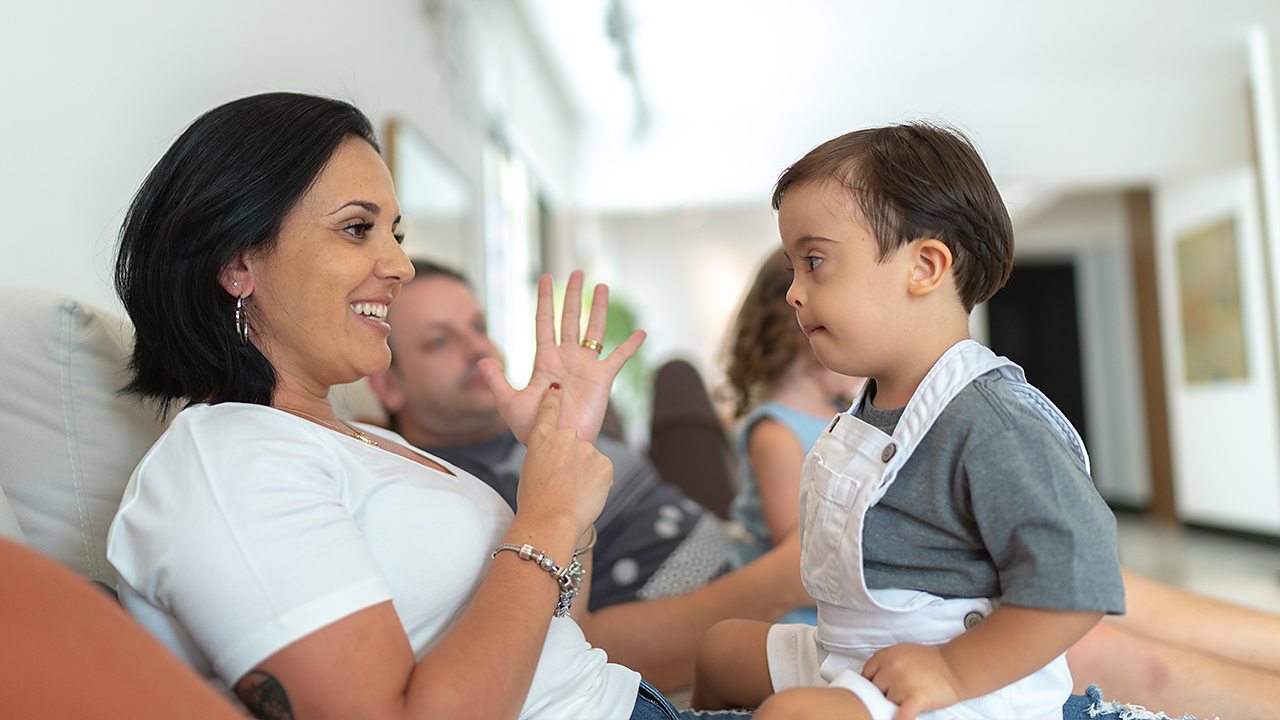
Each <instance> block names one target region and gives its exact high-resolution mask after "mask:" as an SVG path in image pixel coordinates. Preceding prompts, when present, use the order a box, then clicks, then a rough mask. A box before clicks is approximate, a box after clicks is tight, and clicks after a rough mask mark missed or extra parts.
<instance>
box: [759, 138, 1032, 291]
mask: <svg viewBox="0 0 1280 720" xmlns="http://www.w3.org/2000/svg"><path fill="white" fill-rule="evenodd" d="M826 180H833V181H835V182H838V183H840V184H842V185H843V186H844V188H845V189H846V190H847V191H848V192H849V195H850V196H851V199H852V200H853V201H854V203H855V204H856V206H857V207H858V208H859V209H860V210H861V211H862V215H863V216H864V217H865V218H866V220H867V223H868V224H869V225H870V226H871V229H872V230H873V231H874V232H875V235H876V242H877V244H878V245H879V250H880V259H881V260H884V259H885V258H887V257H889V254H890V253H892V252H893V251H894V250H896V249H898V248H899V247H901V246H902V245H905V244H907V243H909V242H912V241H914V240H919V239H921V238H936V239H937V240H940V241H942V242H943V243H945V244H946V246H947V247H948V248H949V249H950V250H951V254H952V256H953V257H954V258H955V266H954V267H955V270H954V273H955V283H956V291H957V292H958V293H959V295H960V302H961V304H963V305H964V309H965V312H969V311H971V310H973V307H974V305H977V304H978V303H980V302H984V301H986V300H987V299H988V298H990V297H991V296H992V295H994V294H995V292H996V291H997V290H999V289H1000V288H1001V287H1003V286H1004V284H1005V282H1007V281H1008V280H1009V274H1010V273H1011V272H1012V270H1013V224H1012V223H1011V222H1010V221H1009V211H1008V210H1006V209H1005V206H1004V201H1003V200H1001V199H1000V192H999V190H997V189H996V185H995V183H994V182H993V181H992V180H991V175H990V174H989V173H988V172H987V167H986V165H984V164H983V163H982V158H981V157H979V156H978V151H977V150H974V148H973V145H972V144H971V143H970V142H969V139H968V138H966V137H965V136H964V135H963V134H962V133H961V132H960V131H958V130H955V129H953V128H948V127H944V126H941V125H933V124H930V123H908V124H905V125H890V126H888V127H880V128H871V129H868V130H858V131H856V132H851V133H848V134H846V135H841V136H840V137H838V138H834V139H832V140H828V141H827V142H825V143H822V144H821V145H819V146H818V147H816V148H814V149H812V150H810V151H809V152H808V153H806V154H805V156H804V157H802V158H800V159H799V160H798V161H796V163H795V164H794V165H792V166H791V167H789V168H787V169H786V171H784V172H783V173H782V176H781V177H779V178H778V182H777V184H776V185H774V188H773V209H774V210H778V209H780V208H781V207H782V198H783V196H784V195H785V194H786V192H787V190H788V189H789V188H793V187H799V186H802V185H807V184H809V183H815V182H822V181H826Z"/></svg>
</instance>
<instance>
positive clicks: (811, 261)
mask: <svg viewBox="0 0 1280 720" xmlns="http://www.w3.org/2000/svg"><path fill="white" fill-rule="evenodd" d="M804 263H805V265H806V266H808V268H809V272H813V271H814V270H817V269H818V266H819V265H821V264H822V258H820V257H813V256H812V255H810V256H809V257H806V258H805V259H804Z"/></svg>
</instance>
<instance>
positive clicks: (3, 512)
mask: <svg viewBox="0 0 1280 720" xmlns="http://www.w3.org/2000/svg"><path fill="white" fill-rule="evenodd" d="M0 537H5V538H9V539H10V540H14V541H17V542H20V543H25V542H26V541H27V540H26V538H25V537H23V535H22V528H20V527H18V518H16V517H14V516H13V508H11V507H9V498H7V497H5V496H4V490H3V489H0Z"/></svg>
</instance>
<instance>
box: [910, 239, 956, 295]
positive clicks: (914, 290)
mask: <svg viewBox="0 0 1280 720" xmlns="http://www.w3.org/2000/svg"><path fill="white" fill-rule="evenodd" d="M914 251H915V263H914V264H913V265H912V266H911V282H910V284H909V285H908V287H907V292H908V293H909V294H911V295H927V294H929V293H931V292H933V291H934V290H937V289H938V287H940V286H941V285H942V284H943V283H944V282H945V281H946V279H947V277H948V276H949V275H950V270H951V265H952V263H953V262H954V261H955V258H954V257H952V255H951V248H949V247H947V244H946V243H944V242H942V241H941V240H937V239H935V238H925V239H923V240H917V241H916V242H915V247H914Z"/></svg>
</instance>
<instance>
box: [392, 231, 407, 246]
mask: <svg viewBox="0 0 1280 720" xmlns="http://www.w3.org/2000/svg"><path fill="white" fill-rule="evenodd" d="M391 237H393V238H395V239H396V244H397V245H403V244H404V233H402V232H398V233H392V234H391Z"/></svg>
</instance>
